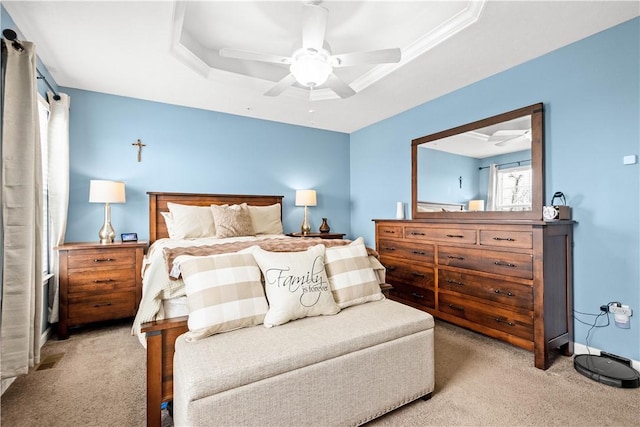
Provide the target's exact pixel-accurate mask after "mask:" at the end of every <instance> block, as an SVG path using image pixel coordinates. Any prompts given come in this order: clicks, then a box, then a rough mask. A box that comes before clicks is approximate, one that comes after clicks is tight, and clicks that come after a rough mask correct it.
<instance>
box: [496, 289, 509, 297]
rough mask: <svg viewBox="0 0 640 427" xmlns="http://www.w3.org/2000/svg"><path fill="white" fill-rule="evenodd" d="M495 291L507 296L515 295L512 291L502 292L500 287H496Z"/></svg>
mask: <svg viewBox="0 0 640 427" xmlns="http://www.w3.org/2000/svg"><path fill="white" fill-rule="evenodd" d="M494 292H495V293H496V294H503V295H506V296H508V297H512V296H513V293H512V292H502V291H501V290H500V289H496V290H495V291H494Z"/></svg>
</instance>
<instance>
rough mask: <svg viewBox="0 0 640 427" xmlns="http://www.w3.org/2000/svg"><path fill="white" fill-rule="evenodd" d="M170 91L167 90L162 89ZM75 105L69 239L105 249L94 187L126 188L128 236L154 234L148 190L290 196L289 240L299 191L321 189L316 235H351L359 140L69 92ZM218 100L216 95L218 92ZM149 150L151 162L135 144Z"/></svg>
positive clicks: (314, 210)
mask: <svg viewBox="0 0 640 427" xmlns="http://www.w3.org/2000/svg"><path fill="white" fill-rule="evenodd" d="M159 90H161V89H159ZM63 92H65V93H68V94H69V95H70V97H71V114H70V115H71V118H70V121H71V122H70V135H69V139H70V165H71V166H70V167H71V173H70V200H69V221H68V226H67V234H66V238H65V241H67V242H73V241H95V240H97V235H98V229H99V228H100V226H101V225H102V222H103V212H104V207H103V205H102V204H94V203H89V202H88V200H89V180H91V179H112V180H123V181H125V182H126V198H127V202H126V204H122V205H118V204H114V205H112V207H111V215H112V224H113V226H114V228H115V230H116V233H117V234H118V235H119V234H120V233H122V232H137V233H138V237H139V238H140V239H147V238H148V236H149V232H148V230H149V224H148V199H147V194H146V192H148V191H173V192H191V193H219V194H227V193H229V194H277V195H283V196H285V199H284V202H283V205H284V206H283V222H284V228H285V232H291V231H299V230H300V225H301V224H302V216H303V210H302V209H303V208H301V207H296V206H294V200H295V190H296V189H306V188H313V189H315V190H317V195H318V206H316V207H310V208H309V219H310V223H311V227H312V229H314V230H317V229H318V227H319V226H320V223H321V218H322V217H327V218H328V221H329V225H330V226H331V229H332V230H334V231H336V232H342V233H347V234H348V233H349V231H350V227H349V220H350V218H349V195H350V194H349V135H347V134H344V133H338V132H329V131H324V130H318V129H312V128H306V127H301V126H291V125H286V124H282V123H276V122H270V121H265V120H257V119H251V118H245V117H240V116H234V115H229V114H222V113H216V112H211V111H205V110H199V109H195V108H186V107H179V106H174V105H168V104H161V103H157V102H149V101H143V100H140V99H133V98H125V97H121V96H113V95H106V94H102V93H96V92H89V91H84V90H76V89H69V88H64V89H63ZM212 96H214V94H212ZM138 138H140V139H141V140H142V142H143V143H144V144H147V145H146V147H144V148H143V150H142V162H140V163H138V161H137V154H136V153H137V151H136V150H137V149H136V147H134V146H132V145H131V144H132V143H134V142H136V140H137V139H138Z"/></svg>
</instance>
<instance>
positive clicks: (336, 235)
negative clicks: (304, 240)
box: [287, 233, 344, 239]
mask: <svg viewBox="0 0 640 427" xmlns="http://www.w3.org/2000/svg"><path fill="white" fill-rule="evenodd" d="M287 236H289V237H319V238H321V239H342V238H343V237H344V233H309V234H305V235H303V234H302V233H287Z"/></svg>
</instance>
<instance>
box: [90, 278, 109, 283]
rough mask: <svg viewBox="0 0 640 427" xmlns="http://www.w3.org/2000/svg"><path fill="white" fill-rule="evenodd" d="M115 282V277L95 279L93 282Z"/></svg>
mask: <svg viewBox="0 0 640 427" xmlns="http://www.w3.org/2000/svg"><path fill="white" fill-rule="evenodd" d="M109 282H113V279H102V280H94V281H93V283H109Z"/></svg>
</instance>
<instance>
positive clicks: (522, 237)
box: [480, 230, 533, 249]
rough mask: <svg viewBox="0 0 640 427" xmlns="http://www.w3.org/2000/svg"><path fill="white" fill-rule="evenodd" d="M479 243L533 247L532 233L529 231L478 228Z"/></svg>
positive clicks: (511, 246) (505, 246)
mask: <svg viewBox="0 0 640 427" xmlns="http://www.w3.org/2000/svg"><path fill="white" fill-rule="evenodd" d="M480 245H483V246H500V247H504V248H520V249H531V248H532V247H533V233H531V232H530V231H501V230H480Z"/></svg>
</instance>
